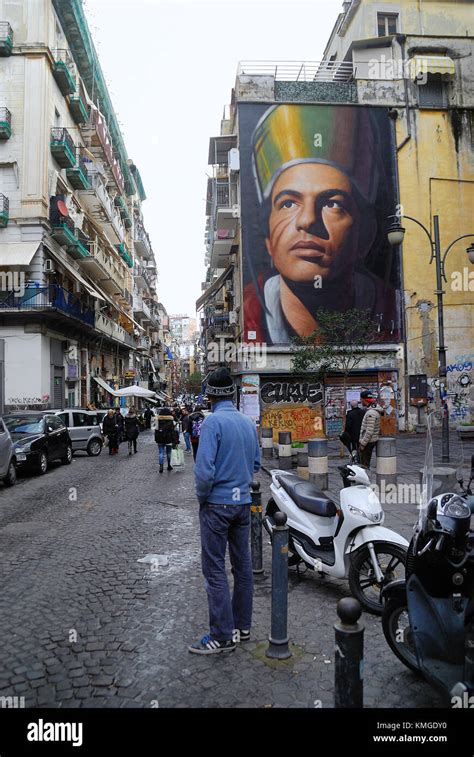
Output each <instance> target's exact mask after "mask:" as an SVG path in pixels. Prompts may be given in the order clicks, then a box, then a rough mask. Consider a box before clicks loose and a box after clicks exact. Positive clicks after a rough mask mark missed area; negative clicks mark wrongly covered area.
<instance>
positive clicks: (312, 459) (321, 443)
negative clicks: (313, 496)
mask: <svg viewBox="0 0 474 757" xmlns="http://www.w3.org/2000/svg"><path fill="white" fill-rule="evenodd" d="M308 468H309V480H310V481H312V482H313V483H314V484H316V486H317V487H319V488H320V489H323V490H324V489H327V488H328V470H329V463H328V440H327V439H325V438H323V439H310V440H309V442H308Z"/></svg>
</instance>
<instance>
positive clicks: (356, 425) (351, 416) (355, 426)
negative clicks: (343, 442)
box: [344, 400, 365, 452]
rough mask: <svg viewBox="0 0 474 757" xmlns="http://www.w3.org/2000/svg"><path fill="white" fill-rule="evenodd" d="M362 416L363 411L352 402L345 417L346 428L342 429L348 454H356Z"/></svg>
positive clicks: (357, 404)
mask: <svg viewBox="0 0 474 757" xmlns="http://www.w3.org/2000/svg"><path fill="white" fill-rule="evenodd" d="M364 415H365V411H364V410H362V408H361V407H359V403H358V402H357V400H352V402H351V409H350V410H349V412H348V413H347V415H346V427H345V429H344V433H345V434H347V441H348V443H349V452H356V451H357V450H358V448H359V437H360V428H361V426H362V419H363V417H364Z"/></svg>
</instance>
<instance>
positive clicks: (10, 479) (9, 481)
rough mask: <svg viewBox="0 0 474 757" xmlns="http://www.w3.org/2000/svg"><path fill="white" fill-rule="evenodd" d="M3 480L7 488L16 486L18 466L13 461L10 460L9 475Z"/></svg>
mask: <svg viewBox="0 0 474 757" xmlns="http://www.w3.org/2000/svg"><path fill="white" fill-rule="evenodd" d="M3 480H4V482H5V486H13V485H14V484H16V465H15V462H14V461H13V460H10V465H9V466H8V473H7V475H6V476H5V478H4V479H3Z"/></svg>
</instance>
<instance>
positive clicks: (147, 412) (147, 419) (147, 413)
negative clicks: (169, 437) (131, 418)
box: [143, 407, 153, 428]
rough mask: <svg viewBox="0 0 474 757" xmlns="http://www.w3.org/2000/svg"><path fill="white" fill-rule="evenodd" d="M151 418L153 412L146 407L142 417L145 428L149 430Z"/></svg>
mask: <svg viewBox="0 0 474 757" xmlns="http://www.w3.org/2000/svg"><path fill="white" fill-rule="evenodd" d="M152 416H153V410H151V409H150V408H149V407H147V408H146V410H145V412H144V413H143V417H144V418H145V428H151V419H152Z"/></svg>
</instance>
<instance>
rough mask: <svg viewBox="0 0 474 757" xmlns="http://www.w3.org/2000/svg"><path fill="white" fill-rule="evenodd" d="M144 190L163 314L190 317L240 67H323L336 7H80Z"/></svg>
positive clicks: (266, 2)
mask: <svg viewBox="0 0 474 757" xmlns="http://www.w3.org/2000/svg"><path fill="white" fill-rule="evenodd" d="M84 5H85V12H86V15H87V19H88V22H89V26H90V28H91V32H92V36H93V39H94V42H95V45H96V48H97V51H98V55H99V59H100V64H101V67H102V70H103V72H104V75H105V77H106V80H107V83H108V86H109V92H110V96H111V99H112V103H113V105H114V108H115V110H116V113H117V117H118V120H119V123H120V124H121V127H122V134H123V136H124V140H125V145H126V148H127V152H128V156H129V157H130V158H132V159H133V160H134V162H135V163H136V165H137V167H138V169H139V171H140V174H141V177H142V180H143V184H144V187H145V192H146V194H147V200H146V201H145V203H144V204H143V214H144V218H145V226H146V229H147V231H148V232H149V234H150V238H151V242H152V245H153V249H154V252H155V258H156V261H157V265H158V275H159V279H158V296H159V299H160V301H161V302H162V303H163V304H164V306H165V307H166V309H167V311H168V313H183V314H187V315H189V316H191V317H194V315H195V302H196V299H197V298H198V297H199V296H200V294H201V282H202V281H204V278H205V266H204V252H205V248H204V226H205V215H204V212H205V199H204V198H205V194H206V182H207V178H206V173H210V172H211V170H212V169H211V167H208V165H207V156H208V148H209V137H211V136H216V135H217V134H219V133H220V120H221V118H222V114H223V109H224V105H226V104H227V103H228V102H229V100H230V94H231V89H232V87H233V86H234V83H235V75H236V72H237V65H238V62H239V61H240V60H273V61H275V60H301V61H302V60H313V61H314V60H320V59H321V58H322V54H323V50H324V47H325V46H326V43H327V40H328V38H329V35H330V33H331V30H332V28H333V26H334V23H335V21H336V18H337V16H338V14H339V13H340V12H341V10H342V0H286V1H285V0H240V1H239V2H236V1H235V0H210V1H208V2H202V0H186V1H185V2H181V0H172V2H170V1H169V0H168V2H165V1H164V0H142V1H141V2H137V0H85V3H84Z"/></svg>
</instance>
